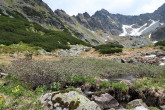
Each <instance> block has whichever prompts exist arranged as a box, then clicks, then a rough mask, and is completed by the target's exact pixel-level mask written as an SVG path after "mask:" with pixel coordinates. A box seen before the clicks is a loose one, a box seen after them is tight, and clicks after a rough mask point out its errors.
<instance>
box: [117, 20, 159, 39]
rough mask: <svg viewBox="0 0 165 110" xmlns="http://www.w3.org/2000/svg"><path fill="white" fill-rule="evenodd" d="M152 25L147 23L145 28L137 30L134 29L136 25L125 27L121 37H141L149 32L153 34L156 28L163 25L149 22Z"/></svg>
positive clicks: (157, 22)
mask: <svg viewBox="0 0 165 110" xmlns="http://www.w3.org/2000/svg"><path fill="white" fill-rule="evenodd" d="M149 21H150V22H151V24H147V23H145V24H144V25H143V26H141V27H138V28H135V27H133V26H134V25H136V24H133V25H123V26H122V28H123V33H121V34H120V35H119V36H140V35H144V34H147V33H149V32H152V31H153V30H155V29H156V28H158V27H160V26H161V25H162V23H160V22H159V21H154V20H149Z"/></svg>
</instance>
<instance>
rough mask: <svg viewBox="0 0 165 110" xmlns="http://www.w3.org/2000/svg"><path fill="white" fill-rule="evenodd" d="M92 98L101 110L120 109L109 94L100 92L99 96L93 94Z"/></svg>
mask: <svg viewBox="0 0 165 110" xmlns="http://www.w3.org/2000/svg"><path fill="white" fill-rule="evenodd" d="M92 99H93V100H94V101H95V102H96V103H97V104H98V105H99V106H100V107H101V109H102V110H108V109H115V110H116V109H121V108H122V107H121V106H120V105H119V103H118V102H117V100H116V99H114V98H113V97H112V96H111V95H110V94H108V93H105V94H101V96H100V97H98V96H95V95H93V96H92Z"/></svg>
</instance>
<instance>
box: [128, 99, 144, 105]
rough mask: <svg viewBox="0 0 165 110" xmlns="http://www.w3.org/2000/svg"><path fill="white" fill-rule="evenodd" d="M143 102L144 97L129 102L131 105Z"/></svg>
mask: <svg viewBox="0 0 165 110" xmlns="http://www.w3.org/2000/svg"><path fill="white" fill-rule="evenodd" d="M142 103H143V101H142V99H135V100H133V101H131V102H129V103H128V104H130V105H141V104H142Z"/></svg>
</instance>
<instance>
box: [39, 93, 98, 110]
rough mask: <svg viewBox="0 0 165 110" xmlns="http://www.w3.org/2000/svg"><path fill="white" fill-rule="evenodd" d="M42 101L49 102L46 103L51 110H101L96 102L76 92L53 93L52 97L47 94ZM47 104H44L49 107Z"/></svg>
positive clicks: (42, 97)
mask: <svg viewBox="0 0 165 110" xmlns="http://www.w3.org/2000/svg"><path fill="white" fill-rule="evenodd" d="M46 95H47V96H48V97H47V96H46ZM40 99H41V102H42V103H43V101H42V100H47V102H46V103H48V102H49V108H50V109H54V110H56V109H59V108H61V109H66V110H83V109H85V110H91V109H93V110H101V109H100V107H99V106H98V105H97V104H96V103H95V102H94V101H90V100H89V99H88V98H86V97H85V96H83V95H82V94H80V93H78V92H76V91H65V92H64V91H58V92H55V93H51V95H50V94H49V95H48V94H45V95H43V96H41V98H40ZM50 102H51V104H50ZM46 103H45V102H44V104H45V105H48V104H46Z"/></svg>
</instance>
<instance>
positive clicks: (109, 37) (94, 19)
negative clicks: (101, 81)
mask: <svg viewBox="0 0 165 110" xmlns="http://www.w3.org/2000/svg"><path fill="white" fill-rule="evenodd" d="M0 3H1V5H0V8H1V9H3V10H8V11H10V12H13V11H18V12H19V13H22V14H23V15H24V16H25V17H26V18H27V19H29V20H30V21H34V22H37V23H39V24H41V25H42V26H43V27H45V28H47V29H53V30H58V31H59V30H60V31H65V32H67V33H69V34H70V35H72V36H75V37H77V38H79V39H81V40H83V41H86V42H88V43H90V44H93V45H97V44H102V43H111V42H112V41H117V42H119V43H121V40H117V39H118V36H119V35H121V34H122V33H123V32H124V28H123V26H125V25H128V26H133V28H134V29H137V28H138V27H143V26H144V25H145V24H146V23H147V26H150V24H151V21H153V22H158V21H159V23H158V25H156V26H154V27H152V28H150V29H148V31H145V33H144V34H140V35H137V36H142V37H139V38H140V40H141V41H144V42H145V43H144V44H150V42H148V40H145V39H141V38H143V37H149V35H150V33H151V32H152V31H153V30H155V29H156V28H157V27H159V26H160V24H164V23H165V16H164V12H165V4H163V5H162V6H161V7H160V8H158V9H157V10H156V11H155V12H153V13H146V14H141V15H138V16H127V15H121V14H111V13H109V12H108V11H107V10H105V9H102V10H100V11H97V12H96V13H95V14H94V15H92V16H90V15H89V14H88V13H87V12H85V13H83V14H78V15H77V16H69V15H68V14H67V13H66V12H64V11H63V10H59V9H57V10H55V11H54V12H53V11H52V10H51V9H50V7H49V6H48V5H47V4H46V3H44V2H43V1H42V0H22V1H20V0H14V1H13V0H0ZM147 26H146V28H148V27H147ZM127 30H128V31H129V30H130V29H127ZM127 36H128V37H127ZM125 37H127V39H126V40H128V39H130V37H131V38H132V39H134V37H133V36H132V34H129V32H127V34H126V35H125ZM150 37H151V40H152V36H150ZM134 41H135V40H132V41H131V44H134V43H135V42H134ZM141 41H140V42H141ZM128 43H129V42H128ZM135 44H136V43H135ZM144 44H142V45H144ZM126 45H127V44H126ZM126 45H124V46H126Z"/></svg>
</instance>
